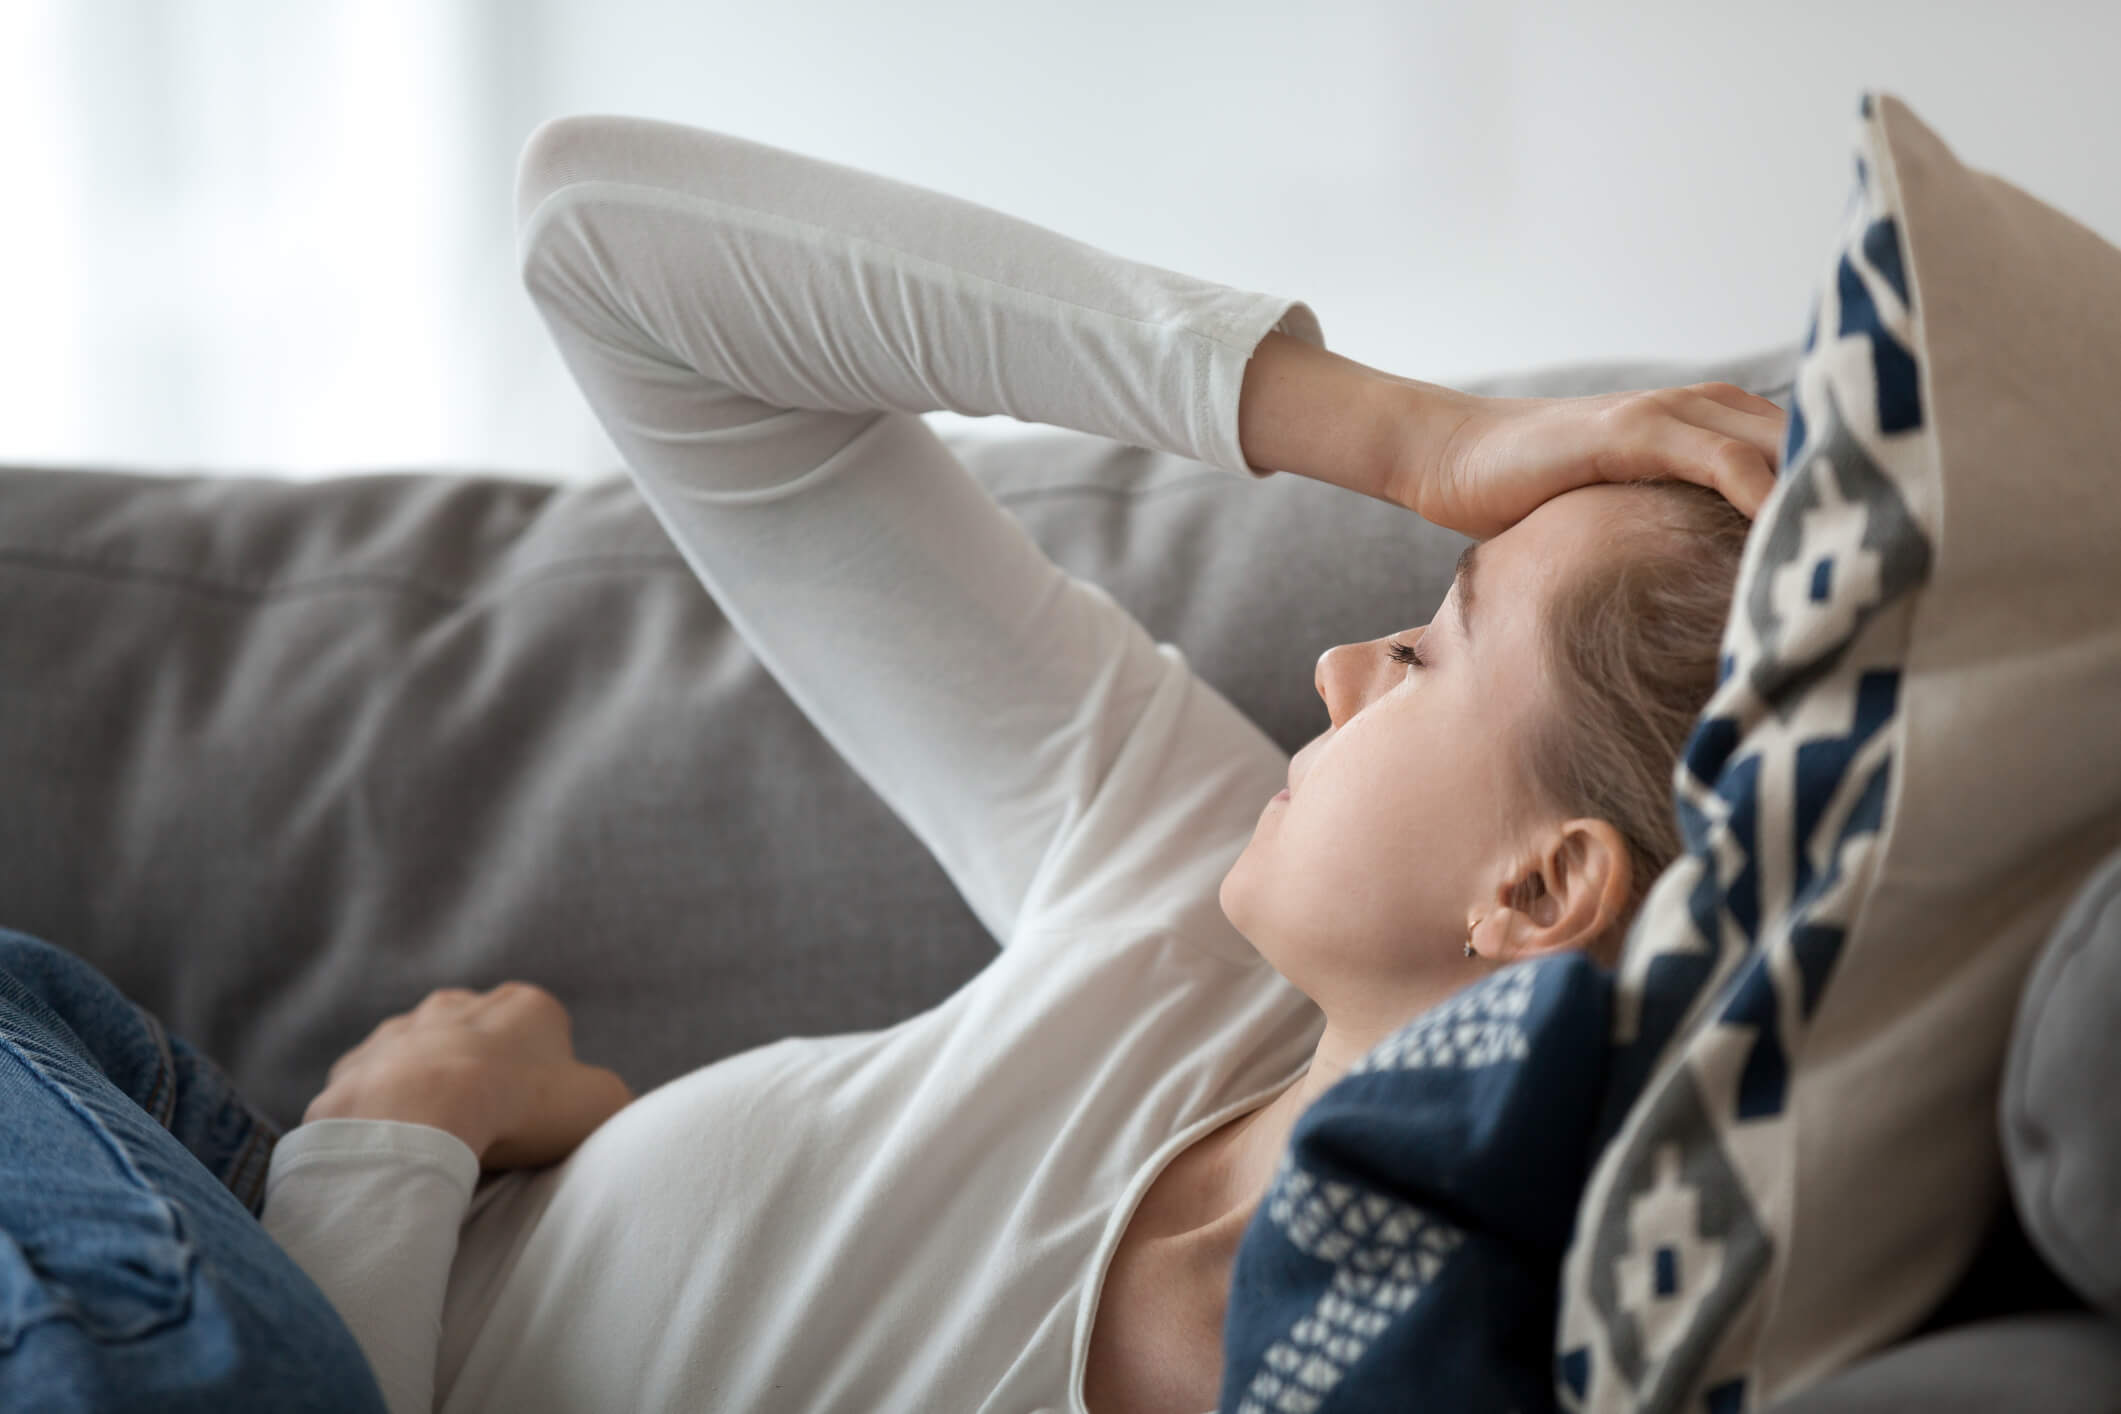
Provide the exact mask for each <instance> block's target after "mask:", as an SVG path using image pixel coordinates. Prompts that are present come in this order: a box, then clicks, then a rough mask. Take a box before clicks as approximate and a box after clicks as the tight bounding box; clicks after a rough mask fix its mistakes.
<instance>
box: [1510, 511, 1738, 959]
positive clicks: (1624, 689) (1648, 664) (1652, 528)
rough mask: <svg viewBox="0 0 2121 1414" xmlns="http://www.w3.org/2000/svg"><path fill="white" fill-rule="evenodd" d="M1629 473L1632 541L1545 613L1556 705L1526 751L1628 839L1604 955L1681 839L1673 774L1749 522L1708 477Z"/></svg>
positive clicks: (1572, 804)
mask: <svg viewBox="0 0 2121 1414" xmlns="http://www.w3.org/2000/svg"><path fill="white" fill-rule="evenodd" d="M1627 485H1628V487H1629V488H1630V489H1633V490H1637V491H1639V492H1640V494H1641V497H1642V500H1643V502H1644V510H1645V512H1646V514H1645V515H1644V517H1643V525H1642V527H1641V529H1640V530H1639V531H1636V532H1634V533H1632V534H1631V535H1630V536H1629V539H1630V540H1632V541H1633V542H1634V543H1632V544H1628V545H1627V546H1625V548H1624V551H1623V553H1621V554H1617V555H1614V556H1612V557H1611V558H1610V559H1608V560H1606V561H1604V562H1603V563H1601V564H1599V565H1598V566H1597V567H1596V568H1594V569H1592V570H1590V571H1589V572H1588V573H1586V574H1584V575H1583V576H1582V577H1581V578H1580V579H1579V580H1577V582H1576V583H1574V584H1572V585H1569V586H1568V587H1566V588H1565V589H1563V590H1562V591H1561V592H1559V593H1558V594H1556V596H1555V599H1554V602H1553V604H1552V605H1551V606H1550V608H1549V610H1548V612H1547V614H1546V616H1545V624H1544V637H1545V640H1546V642H1545V651H1546V655H1547V658H1548V662H1549V664H1550V666H1551V668H1552V669H1553V671H1554V688H1555V692H1554V700H1555V702H1556V703H1558V704H1559V710H1558V711H1555V712H1550V713H1548V714H1546V718H1545V720H1544V721H1543V722H1542V723H1541V724H1540V725H1539V726H1538V727H1536V728H1535V729H1534V731H1533V740H1532V746H1531V752H1530V759H1529V762H1528V764H1529V765H1530V766H1531V768H1532V769H1531V775H1532V779H1533V781H1534V782H1536V783H1537V786H1536V788H1537V789H1538V790H1539V791H1540V793H1542V794H1543V795H1545V796H1546V798H1547V803H1548V804H1550V805H1552V806H1554V807H1555V808H1557V809H1559V810H1561V811H1562V812H1563V813H1564V814H1566V815H1568V816H1570V817H1578V816H1587V817H1590V818H1594V819H1600V820H1604V821H1606V822H1608V823H1609V824H1611V825H1612V826H1613V828H1614V829H1616V830H1618V831H1619V832H1620V835H1621V837H1622V838H1623V839H1625V840H1626V841H1627V846H1628V863H1629V865H1630V866H1631V874H1632V887H1631V890H1630V893H1629V897H1628V901H1627V908H1626V911H1625V913H1624V915H1623V917H1622V918H1621V919H1620V920H1619V921H1618V922H1617V923H1616V925H1615V926H1614V927H1613V928H1612V930H1611V931H1610V932H1609V934H1608V935H1607V937H1606V939H1604V940H1602V945H1601V946H1600V947H1599V948H1597V949H1596V952H1597V953H1598V954H1600V956H1601V959H1602V960H1603V961H1606V962H1608V963H1611V962H1612V961H1614V960H1615V955H1617V953H1618V950H1619V947H1620V943H1621V941H1622V940H1623V939H1624V938H1625V936H1626V933H1627V925H1628V923H1629V922H1630V921H1632V920H1633V918H1634V916H1635V912H1636V910H1637V909H1638V908H1640V907H1641V904H1642V899H1643V896H1644V895H1645V894H1646V893H1648V892H1649V888H1650V885H1651V884H1652V883H1653V882H1654V881H1655V880H1656V878H1657V876H1658V875H1659V874H1660V873H1662V872H1663V871H1664V867H1665V866H1666V865H1667V864H1669V863H1671V862H1672V860H1674V859H1675V858H1677V857H1678V855H1679V852H1680V847H1681V841H1680V838H1679V822H1678V817H1677V814H1676V812H1675V811H1674V809H1673V806H1672V775H1673V771H1674V768H1675V767H1676V766H1677V765H1678V762H1679V756H1680V753H1681V751H1682V750H1684V749H1685V746H1686V741H1687V737H1688V735H1689V734H1690V733H1691V732H1692V730H1693V726H1694V721H1695V718H1696V717H1697V716H1698V715H1699V714H1700V712H1701V709H1702V707H1703V705H1704V704H1706V703H1707V702H1708V700H1709V697H1710V695H1711V694H1713V693H1714V692H1715V690H1716V681H1717V674H1718V658H1719V655H1720V653H1721V649H1722V641H1723V624H1724V619H1725V618H1726V617H1727V616H1728V615H1729V613H1730V606H1731V595H1732V591H1733V590H1734V588H1735V587H1736V585H1737V581H1738V564H1739V560H1740V559H1741V558H1742V556H1743V555H1744V552H1745V540H1746V534H1747V532H1748V531H1749V530H1750V529H1751V528H1752V523H1751V522H1750V521H1748V520H1747V519H1746V518H1745V516H1744V514H1743V513H1742V512H1740V511H1739V510H1738V509H1737V508H1736V507H1734V506H1733V505H1731V503H1730V502H1729V501H1726V500H1725V499H1724V498H1723V497H1722V495H1720V494H1719V493H1717V492H1715V491H1712V490H1709V489H1707V488H1705V487H1701V486H1695V485H1692V484H1691V483H1688V482H1683V481H1670V480H1656V481H1638V482H1630V483H1627Z"/></svg>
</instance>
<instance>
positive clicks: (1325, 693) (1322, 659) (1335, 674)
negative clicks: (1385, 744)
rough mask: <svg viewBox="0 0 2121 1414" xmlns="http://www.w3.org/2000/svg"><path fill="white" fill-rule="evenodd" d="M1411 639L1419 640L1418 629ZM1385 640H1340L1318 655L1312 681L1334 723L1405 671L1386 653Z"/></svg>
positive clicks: (1351, 713) (1386, 640) (1346, 717)
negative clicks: (1356, 641)
mask: <svg viewBox="0 0 2121 1414" xmlns="http://www.w3.org/2000/svg"><path fill="white" fill-rule="evenodd" d="M1414 641H1415V642H1417V643H1418V642H1420V641H1421V635H1420V634H1419V633H1416V634H1415V635H1414ZM1389 642H1390V640H1389V639H1388V638H1373V639H1371V640H1370V641H1369V642H1367V643H1341V644H1336V645H1335V646H1333V647H1331V648H1328V649H1327V650H1326V651H1325V652H1323V653H1321V654H1319V655H1318V671H1317V672H1316V673H1315V674H1314V675H1313V681H1314V682H1315V683H1316V684H1317V687H1318V695H1319V696H1320V697H1322V698H1324V699H1325V703H1326V715H1327V716H1328V717H1329V718H1331V719H1332V722H1333V725H1334V726H1336V727H1338V726H1341V725H1343V724H1344V723H1345V722H1346V721H1347V720H1348V718H1350V717H1352V716H1354V715H1355V714H1356V713H1357V712H1360V711H1361V710H1362V709H1363V708H1364V707H1366V706H1368V705H1369V703H1370V700H1371V699H1372V698H1374V697H1377V696H1378V695H1380V694H1381V693H1384V692H1386V691H1388V690H1389V689H1390V688H1391V686H1392V684H1393V682H1395V681H1396V680H1397V678H1396V677H1395V676H1394V675H1395V674H1403V673H1405V672H1406V668H1405V667H1403V666H1401V665H1400V664H1399V663H1397V662H1395V661H1394V660H1393V659H1392V658H1391V657H1390V656H1389V655H1388V653H1387V651H1386V650H1387V646H1388V644H1389Z"/></svg>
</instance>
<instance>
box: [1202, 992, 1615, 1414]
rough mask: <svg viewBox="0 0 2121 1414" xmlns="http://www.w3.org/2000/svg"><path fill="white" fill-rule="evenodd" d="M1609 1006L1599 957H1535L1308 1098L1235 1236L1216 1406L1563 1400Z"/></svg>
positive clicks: (1286, 1408)
mask: <svg viewBox="0 0 2121 1414" xmlns="http://www.w3.org/2000/svg"><path fill="white" fill-rule="evenodd" d="M1611 1006H1612V983H1611V979H1610V978H1609V977H1608V975H1607V974H1606V973H1605V971H1604V970H1603V969H1601V968H1600V967H1598V966H1597V965H1596V964H1595V963H1593V962H1591V961H1590V960H1589V959H1588V958H1585V957H1583V956H1581V955H1577V954H1565V955H1562V956H1558V957H1548V958H1541V959H1538V960H1535V961H1530V962H1523V963H1519V964H1517V965H1516V966H1514V967H1509V968H1505V969H1503V970H1502V971H1500V972H1496V973H1493V974H1491V975H1489V976H1487V977H1484V978H1482V979H1481V980H1480V981H1479V982H1476V983H1474V984H1473V985H1472V986H1469V987H1467V988H1466V989H1465V990H1464V991H1462V992H1460V993H1459V994H1458V995H1457V996H1455V997H1453V998H1451V999H1450V1000H1449V1001H1447V1002H1445V1003H1443V1004H1442V1005H1440V1006H1437V1007H1433V1008H1431V1009H1430V1010H1429V1011H1427V1012H1424V1013H1423V1014H1422V1015H1420V1016H1418V1017H1416V1018H1415V1019H1414V1020H1413V1021H1411V1022H1409V1023H1408V1024H1406V1025H1405V1026H1402V1027H1401V1028H1400V1029H1399V1030H1398V1031H1397V1032H1395V1033H1394V1034H1392V1035H1391V1036H1389V1037H1387V1038H1386V1039H1385V1040H1384V1041H1383V1042H1381V1043H1379V1044H1378V1045H1376V1046H1374V1047H1372V1048H1371V1049H1370V1051H1369V1052H1368V1054H1366V1055H1364V1056H1363V1058H1362V1059H1361V1060H1360V1061H1358V1062H1356V1064H1355V1065H1354V1066H1353V1067H1352V1068H1351V1069H1350V1070H1349V1071H1348V1073H1347V1074H1345V1075H1343V1076H1342V1077H1341V1078H1340V1079H1339V1080H1337V1081H1335V1082H1334V1083H1333V1085H1332V1086H1331V1087H1330V1088H1329V1089H1327V1091H1326V1092H1325V1094H1323V1095H1321V1096H1319V1097H1318V1099H1317V1100H1316V1101H1314V1102H1313V1103H1312V1104H1311V1106H1310V1108H1308V1109H1306V1110H1305V1111H1304V1112H1303V1114H1302V1115H1301V1116H1300V1117H1299V1118H1298V1119H1297V1121H1296V1125H1295V1128H1294V1129H1292V1130H1291V1131H1290V1135H1289V1146H1288V1148H1287V1149H1285V1150H1283V1152H1282V1160H1281V1167H1280V1168H1279V1169H1278V1170H1277V1171H1276V1172H1275V1175H1274V1182H1273V1183H1272V1185H1271V1186H1270V1187H1269V1188H1268V1190H1267V1195H1266V1197H1265V1199H1264V1200H1262V1202H1261V1203H1260V1205H1259V1209H1258V1211H1257V1212H1255V1213H1254V1214H1253V1216H1252V1221H1251V1222H1250V1224H1249V1225H1247V1227H1246V1228H1245V1235H1244V1240H1243V1241H1242V1242H1241V1243H1239V1244H1238V1251H1237V1261H1236V1263H1235V1265H1234V1267H1233V1270H1232V1272H1231V1278H1230V1301H1229V1306H1228V1308H1227V1314H1226V1315H1225V1317H1224V1322H1223V1384H1222V1400H1221V1414H1311V1412H1312V1411H1316V1410H1321V1409H1331V1410H1332V1411H1334V1414H1400V1411H1402V1410H1406V1409H1434V1410H1452V1411H1456V1410H1466V1411H1488V1410H1513V1411H1519V1412H1520V1414H1530V1411H1534V1410H1541V1409H1551V1408H1552V1407H1553V1401H1554V1394H1553V1384H1552V1377H1551V1375H1550V1374H1549V1365H1550V1362H1549V1358H1548V1357H1549V1353H1550V1352H1551V1350H1552V1348H1553V1338H1554V1288H1555V1282H1556V1280H1557V1278H1558V1277H1559V1275H1560V1271H1561V1256H1562V1252H1563V1250H1564V1249H1565V1248H1566V1247H1567V1245H1568V1240H1569V1221H1570V1217H1571V1215H1572V1214H1573V1212H1574V1210H1575V1204H1576V1196H1577V1194H1578V1193H1579V1192H1581V1191H1582V1188H1583V1180H1584V1176H1585V1173H1586V1172H1587V1170H1588V1169H1589V1167H1590V1160H1591V1156H1592V1153H1593V1149H1592V1147H1591V1139H1592V1122H1593V1120H1594V1119H1595V1118H1596V1115H1597V1109H1598V1097H1599V1094H1600V1091H1601V1089H1602V1088H1603V1082H1604V1079H1605V1076H1604V1068H1603V1067H1604V1061H1605V1053H1606V1047H1605V1036H1606V1032H1607V1030H1608V1027H1609V1025H1610V1021H1609V1018H1610V1015H1611Z"/></svg>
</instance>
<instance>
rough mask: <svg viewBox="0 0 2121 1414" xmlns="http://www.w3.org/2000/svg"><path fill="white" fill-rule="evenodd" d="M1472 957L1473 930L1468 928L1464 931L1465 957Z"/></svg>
mask: <svg viewBox="0 0 2121 1414" xmlns="http://www.w3.org/2000/svg"><path fill="white" fill-rule="evenodd" d="M1472 955H1473V930H1472V929H1471V928H1468V929H1466V956H1467V957H1471V956H1472Z"/></svg>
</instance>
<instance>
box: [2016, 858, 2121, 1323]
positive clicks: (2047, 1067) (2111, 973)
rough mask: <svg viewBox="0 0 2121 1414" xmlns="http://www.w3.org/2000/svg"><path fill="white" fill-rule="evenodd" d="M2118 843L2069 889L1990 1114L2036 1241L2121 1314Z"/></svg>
mask: <svg viewBox="0 0 2121 1414" xmlns="http://www.w3.org/2000/svg"><path fill="white" fill-rule="evenodd" d="M2116 998H2121V853H2116V854H2114V855H2113V856H2112V857H2110V858H2109V859H2108V861H2107V862H2106V864H2104V865H2103V866H2102V867H2101V868H2100V869H2099V870H2098V871H2097V872H2096V873H2094V874H2093V875H2092V876H2091V878H2090V879H2088V880H2086V881H2085V884H2084V887H2083V888H2082V889H2080V890H2079V891H2078V893H2077V897H2076V898H2075V900H2073V901H2072V902H2071V904H2070V907H2069V909H2068V911H2067V912H2065V913H2064V914H2063V916H2062V920H2061V922H2060V923H2058V924H2057V925H2056V927H2055V931H2054V935H2053V936H2052V937H2051V938H2049V939H2048V942H2047V946H2046V948H2045V949H2044V950H2043V951H2042V953H2041V954H2040V961H2039V962H2038V963H2037V964H2036V965H2035V966H2034V968H2033V974H2032V976H2031V977H2030V978H2029V979H2027V981H2026V984H2025V993H2024V996H2023V997H2022V998H2021V999H2020V1001H2019V1006H2018V1021H2017V1027H2016V1029H2015V1030H2014V1031H2013V1032H2012V1034H2011V1049H2010V1054H2009V1057H2008V1058H2007V1060H2006V1061H2005V1063H2004V1072H2003V1098H2002V1103H2001V1105H2000V1106H1999V1117H2000V1121H2001V1125H2002V1133H2003V1154H2004V1161H2005V1164H2006V1166H2007V1172H2008V1173H2009V1175H2010V1184H2011V1191H2012V1193H2013V1195H2014V1196H2015V1198H2016V1199H2017V1204H2018V1211H2019V1213H2020V1214H2021V1215H2023V1218H2024V1221H2025V1229H2026V1234H2027V1236H2028V1237H2030V1238H2031V1240H2032V1242H2033V1245H2034V1246H2035V1247H2037V1248H2038V1249H2039V1250H2040V1253H2041V1255H2042V1256H2044V1257H2045V1258H2046V1259H2047V1260H2048V1262H2049V1263H2050V1264H2051V1265H2052V1266H2053V1267H2054V1268H2055V1270H2056V1271H2057V1272H2059V1273H2060V1274H2061V1275H2062V1276H2063V1277H2065V1278H2067V1279H2068V1280H2069V1282H2070V1284H2071V1285H2072V1286H2074V1287H2075V1288H2076V1289H2077V1291H2078V1292H2079V1293H2080V1294H2081V1295H2083V1296H2084V1298H2085V1299H2086V1300H2088V1301H2090V1302H2093V1303H2095V1304H2096V1305H2098V1306H2099V1307H2101V1308H2102V1309H2103V1310H2105V1311H2106V1312H2107V1313H2108V1314H2110V1315H2117V1316H2121V1111H2117V1110H2116V1109H2115V1106H2114V1078H2115V1077H2116V1076H2117V1075H2121V1027H2117V1026H2116V1025H2115V1019H2116V1017H2115V1012H2116V1006H2115V1000H2116Z"/></svg>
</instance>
